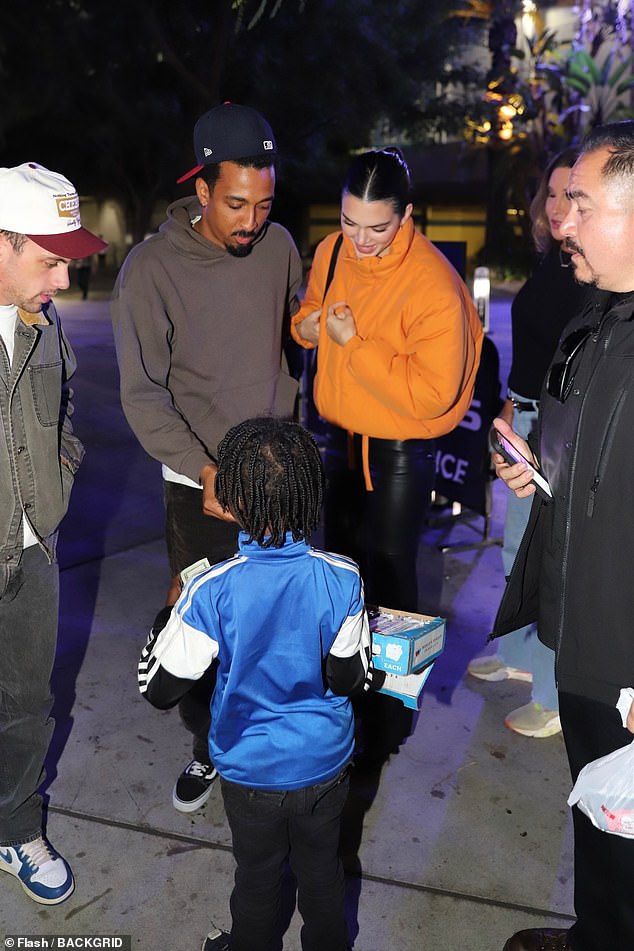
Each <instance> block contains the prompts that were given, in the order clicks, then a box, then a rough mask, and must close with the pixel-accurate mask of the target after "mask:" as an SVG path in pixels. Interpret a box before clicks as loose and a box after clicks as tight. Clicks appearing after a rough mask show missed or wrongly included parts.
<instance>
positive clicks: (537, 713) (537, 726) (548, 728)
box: [504, 703, 561, 739]
mask: <svg viewBox="0 0 634 951" xmlns="http://www.w3.org/2000/svg"><path fill="white" fill-rule="evenodd" d="M504 722H505V723H506V725H507V727H508V728H509V729H510V730H513V732H514V733H521V735H522V736H534V737H536V738H538V739H541V738H542V737H544V736H555V734H557V733H561V720H560V719H559V713H558V712H557V710H546V709H545V708H544V707H542V705H541V704H540V703H527V704H525V706H523V707H518V708H517V710H512V711H511V713H509V715H508V716H507V718H506V720H505V721H504Z"/></svg>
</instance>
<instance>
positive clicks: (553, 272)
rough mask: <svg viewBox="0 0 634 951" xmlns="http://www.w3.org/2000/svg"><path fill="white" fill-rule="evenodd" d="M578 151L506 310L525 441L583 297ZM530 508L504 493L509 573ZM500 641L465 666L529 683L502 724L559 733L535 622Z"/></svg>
mask: <svg viewBox="0 0 634 951" xmlns="http://www.w3.org/2000/svg"><path fill="white" fill-rule="evenodd" d="M577 155H578V153H577V151H576V150H575V149H565V150H564V151H563V152H560V153H559V154H558V155H556V156H555V157H554V158H553V159H551V161H550V162H549V164H548V166H547V168H546V170H545V172H544V174H543V175H542V178H541V181H540V183H539V186H538V188H537V192H536V193H535V197H534V199H533V201H532V203H531V207H530V215H531V220H532V233H533V241H534V243H535V247H536V249H537V253H538V254H539V255H540V261H539V263H538V265H537V267H536V268H535V270H534V272H533V273H532V274H531V276H530V277H529V278H528V280H527V281H526V283H525V284H524V285H523V286H522V287H521V288H520V290H519V292H518V293H517V295H516V297H515V299H514V301H513V304H512V307H511V320H512V328H513V330H512V333H513V344H512V346H513V350H512V353H513V355H512V363H511V369H510V372H509V378H508V397H507V400H506V402H505V403H504V406H503V407H502V410H501V411H500V416H501V417H502V418H503V419H505V420H506V421H507V422H508V424H509V425H510V426H511V427H512V428H513V430H514V431H515V432H516V433H518V435H520V436H522V437H523V438H524V439H529V437H531V438H532V437H535V436H536V434H537V419H538V413H539V395H540V392H541V388H542V383H543V382H544V377H545V375H546V370H547V369H548V366H549V364H550V360H551V358H552V355H553V353H554V352H555V348H556V347H557V344H558V342H559V339H560V337H561V334H562V331H563V329H564V327H565V326H566V324H568V323H569V321H570V320H571V319H572V318H573V317H574V316H575V315H576V314H578V313H579V312H580V310H581V309H582V307H583V302H584V299H585V298H586V297H587V295H588V291H587V288H584V286H583V285H581V284H579V283H578V282H577V281H575V276H574V274H575V272H574V269H573V268H572V267H571V264H570V254H569V253H568V252H567V251H566V249H565V246H562V238H563V235H562V233H561V224H562V221H563V220H564V218H565V216H566V214H567V212H568V209H569V207H570V201H569V199H568V198H567V196H566V186H567V185H568V177H569V175H570V169H571V168H572V166H573V165H574V163H575V160H576V158H577ZM530 508H531V500H530V499H518V498H517V497H516V496H515V495H513V494H512V493H510V494H509V497H508V501H507V507H506V520H505V524H504V546H503V548H502V563H503V565H504V574H505V575H506V577H508V576H509V574H510V573H511V567H512V565H513V561H514V560H515V555H516V554H517V549H518V547H519V544H520V541H521V540H522V535H523V534H524V529H525V528H526V523H527V521H528V515H529V512H530ZM498 645H499V646H498V648H497V653H495V654H493V655H491V656H486V657H477V658H475V659H474V660H472V661H471V662H470V664H469V665H468V667H467V670H468V671H469V673H470V674H471V676H472V677H477V678H478V679H479V680H486V681H501V680H507V679H512V680H520V681H525V682H527V683H532V689H531V700H530V703H527V704H525V705H523V706H521V707H519V708H518V709H517V710H512V711H511V713H509V715H508V716H507V718H506V720H505V723H506V725H507V726H508V727H509V728H510V729H511V730H513V731H514V732H516V733H521V734H522V735H523V736H531V737H547V736H553V735H554V734H556V733H560V732H561V723H560V720H559V705H558V700H557V687H556V686H555V657H554V654H553V652H552V650H551V649H550V648H549V647H546V646H545V645H544V644H542V642H541V641H540V640H539V638H538V636H537V628H536V626H535V625H534V624H530V625H528V626H526V627H523V628H521V629H520V630H517V631H513V633H512V634H508V635H507V636H506V637H504V638H503V639H502V640H501V641H499V642H498Z"/></svg>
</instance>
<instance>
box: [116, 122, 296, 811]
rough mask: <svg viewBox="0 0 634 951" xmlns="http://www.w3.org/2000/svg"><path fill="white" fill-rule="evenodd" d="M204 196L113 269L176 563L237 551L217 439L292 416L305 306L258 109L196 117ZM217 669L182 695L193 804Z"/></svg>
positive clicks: (199, 790)
mask: <svg viewBox="0 0 634 951" xmlns="http://www.w3.org/2000/svg"><path fill="white" fill-rule="evenodd" d="M194 151H195V153H196V159H197V163H198V164H197V165H196V166H195V167H194V168H193V169H192V170H191V171H190V172H187V173H186V174H185V175H183V176H182V178H181V179H179V181H185V180H187V179H189V178H192V177H194V176H195V188H196V195H195V196H192V197H190V198H184V199H180V200H179V201H176V202H174V203H173V204H172V205H170V206H169V208H168V209H167V220H166V221H165V222H164V223H163V224H162V225H161V226H160V228H159V231H158V234H156V235H153V236H152V237H150V238H148V239H147V240H146V241H144V242H143V243H142V244H140V245H138V246H137V247H136V248H134V249H133V250H132V251H131V253H130V254H129V255H128V257H127V259H126V260H125V262H124V264H123V266H122V268H121V272H120V274H119V276H118V278H117V282H116V286H115V291H114V296H113V302H112V318H113V324H114V336H115V345H116V350H117V359H118V362H119V370H120V375H121V402H122V405H123V409H124V412H125V414H126V417H127V419H128V422H129V424H130V426H131V428H132V430H133V431H134V433H135V435H136V436H137V438H138V440H139V442H140V443H141V445H142V446H143V447H144V449H145V450H146V451H147V452H148V453H149V454H150V455H151V456H153V457H154V458H155V459H158V461H159V462H160V463H161V464H162V467H163V479H164V494H165V506H166V541H167V549H168V555H169V561H170V570H171V575H172V584H171V587H170V590H169V592H168V597H167V606H166V608H163V609H162V610H161V612H159V617H158V618H157V621H156V622H155V623H156V624H157V625H160V624H161V622H162V623H164V620H165V618H166V616H167V615H168V614H169V611H170V608H171V605H172V604H174V602H175V601H176V600H177V597H178V595H179V593H180V573H181V571H183V569H185V568H186V567H187V566H188V565H190V564H192V563H194V562H196V561H199V560H200V559H202V558H207V560H208V561H209V562H210V564H214V563H215V562H217V561H221V560H223V559H225V558H227V557H229V556H230V555H232V554H233V553H234V552H235V551H236V550H237V535H238V529H237V525H236V524H235V522H233V520H232V519H231V517H230V516H229V515H228V514H227V513H225V512H223V511H222V509H221V508H220V506H219V505H218V503H217V501H216V497H215V492H214V480H215V475H216V452H217V447H218V443H219V442H220V440H221V439H222V437H223V436H224V434H225V433H226V432H227V430H228V429H230V428H231V427H232V426H234V425H235V424H236V423H238V422H240V421H242V420H243V419H246V418H248V417H252V416H257V415H262V414H271V415H275V416H291V415H292V413H293V409H294V404H295V396H296V392H297V383H296V381H295V380H294V379H293V378H292V377H291V376H290V375H289V373H288V372H287V368H286V363H285V360H284V357H283V352H282V344H283V334H284V328H285V327H286V326H287V325H288V322H289V320H290V317H291V316H292V315H293V314H294V313H295V311H296V310H297V309H298V306H299V305H298V302H297V291H298V288H299V285H300V283H301V278H302V267H301V260H300V257H299V254H298V252H297V249H296V247H295V244H294V243H293V240H292V238H291V236H290V235H289V234H288V232H287V231H286V230H285V229H284V228H282V227H281V226H280V225H278V224H274V223H272V222H270V221H269V220H268V217H269V213H270V211H271V206H272V203H273V197H274V193H275V157H276V154H277V146H276V142H275V137H274V135H273V132H272V130H271V128H270V126H269V124H268V122H267V121H266V119H264V117H263V116H262V115H260V113H258V112H257V111H256V110H255V109H251V108H250V107H247V106H241V105H237V104H235V103H225V104H223V105H220V106H216V107H215V108H214V109H211V110H210V111H209V112H207V113H205V114H204V115H203V116H201V117H200V119H199V120H198V121H197V123H196V126H195V128H194ZM214 676H215V670H213V669H212V670H211V671H210V676H206V677H204V678H203V679H202V681H200V682H199V683H198V684H197V685H196V688H195V689H194V690H192V691H190V692H189V693H188V694H187V695H186V696H185V697H184V698H183V700H182V701H181V703H180V705H179V709H180V713H181V717H182V719H183V722H184V723H185V725H186V726H187V728H188V729H189V730H190V732H192V734H193V737H194V743H193V759H192V761H191V762H190V763H189V764H188V766H187V767H186V768H185V770H184V771H183V773H181V775H180V776H179V778H178V780H177V782H176V785H175V787H174V793H173V802H174V806H175V807H176V808H177V809H179V810H180V811H183V812H192V811H194V810H196V809H198V808H200V807H201V806H202V805H203V804H204V803H205V802H206V801H207V799H208V797H209V794H210V791H211V785H212V783H213V781H214V779H215V777H216V771H215V769H214V767H213V764H212V762H211V759H210V756H209V749H208V734H209V702H210V697H211V692H212V689H213V677H214Z"/></svg>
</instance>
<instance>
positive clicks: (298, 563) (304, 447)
mask: <svg viewBox="0 0 634 951" xmlns="http://www.w3.org/2000/svg"><path fill="white" fill-rule="evenodd" d="M216 495H217V498H218V501H219V502H220V504H221V505H222V506H223V507H224V508H225V510H227V511H229V512H230V513H231V514H232V515H233V517H234V518H235V519H236V521H237V522H238V523H239V525H240V527H241V529H242V531H241V532H240V536H239V551H238V552H237V554H236V555H235V556H234V557H233V558H230V559H229V560H227V561H224V562H221V563H220V564H218V565H214V566H213V567H211V568H208V569H206V570H203V571H202V572H201V573H199V574H196V575H195V576H194V577H193V578H191V579H190V580H189V581H188V582H187V583H186V584H185V587H184V588H183V592H182V594H181V597H180V598H179V600H178V602H177V603H176V605H175V607H174V610H173V611H172V614H171V616H170V618H169V620H168V622H167V624H166V625H165V627H164V628H163V629H162V630H160V631H156V630H153V631H152V633H151V634H150V639H149V641H148V644H147V646H146V647H145V649H144V651H143V653H142V657H141V661H140V664H139V685H140V690H141V693H142V694H144V696H145V697H146V699H147V700H149V701H150V703H152V704H154V705H155V706H157V707H159V708H161V709H165V708H167V707H170V706H172V705H173V704H175V703H176V702H177V701H178V699H179V698H180V697H181V696H182V694H183V693H184V692H185V691H186V690H188V689H189V688H190V687H191V682H192V681H195V680H197V679H198V678H199V677H201V676H202V674H203V673H204V671H205V670H206V669H207V668H208V667H209V665H210V664H211V663H212V662H213V661H214V659H215V658H217V659H218V678H217V683H216V689H215V692H214V695H213V698H212V703H211V713H212V717H211V729H210V733H209V751H210V755H211V760H212V762H213V763H214V765H215V766H216V768H217V770H218V772H219V774H220V781H221V788H222V795H223V800H224V805H225V810H226V813H227V818H228V821H229V825H230V828H231V834H232V839H233V853H234V857H235V860H236V864H237V869H236V874H235V885H234V889H233V892H232V895H231V901H230V906H231V917H232V927H231V933H230V934H226V933H225V932H221V931H215V932H212V933H211V934H210V935H208V937H207V939H206V940H205V942H204V944H203V949H204V951H226V949H230V951H269V949H271V948H272V947H273V946H274V944H273V942H274V941H275V940H277V941H278V942H279V912H280V893H281V882H282V875H283V869H284V863H285V861H286V860H287V859H288V860H289V862H290V865H291V868H292V869H293V872H294V873H295V876H296V878H297V883H298V907H299V910H300V913H301V915H302V918H303V921H304V925H303V928H302V932H301V941H302V948H303V951H345V949H346V948H347V946H348V945H347V930H346V923H345V916H344V875H343V868H342V865H341V861H340V859H339V857H338V841H339V828H340V823H341V814H342V810H343V807H344V804H345V801H346V796H347V792H348V770H349V764H350V761H351V759H352V754H353V747H354V723H353V713H352V705H351V703H350V700H349V697H350V696H351V695H353V694H355V693H359V692H362V691H363V689H364V687H365V686H366V680H368V682H369V679H370V675H369V670H368V668H369V662H370V632H369V627H368V621H367V615H366V612H365V608H364V601H363V583H362V581H361V578H360V577H359V570H358V568H357V565H356V564H355V563H354V562H352V561H351V560H350V559H348V558H345V557H343V556H341V555H333V554H330V553H327V552H323V551H318V550H316V549H314V548H312V547H311V545H310V544H309V542H308V539H309V537H310V535H311V533H312V532H313V531H314V530H315V528H316V527H317V524H318V522H319V517H320V510H321V503H322V495H323V471H322V466H321V459H320V456H319V452H318V450H317V447H316V445H315V443H314V441H313V439H312V437H311V436H310V434H309V433H308V432H307V431H306V430H305V429H303V428H302V427H301V426H298V425H297V424H296V423H292V422H289V421H285V420H280V419H274V418H268V417H267V418H258V419H251V420H246V421H245V422H244V423H241V424H239V425H238V426H235V427H234V428H233V429H231V430H230V431H229V432H228V433H227V435H226V436H225V438H224V439H223V441H222V443H221V445H220V447H219V450H218V474H217V476H216ZM275 946H276V947H277V946H279V944H278V945H275Z"/></svg>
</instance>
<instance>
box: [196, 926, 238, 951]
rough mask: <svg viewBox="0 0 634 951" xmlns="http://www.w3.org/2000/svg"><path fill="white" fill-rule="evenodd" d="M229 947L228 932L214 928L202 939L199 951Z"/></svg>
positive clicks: (221, 950) (221, 949)
mask: <svg viewBox="0 0 634 951" xmlns="http://www.w3.org/2000/svg"><path fill="white" fill-rule="evenodd" d="M230 948H231V945H230V944H229V934H228V932H226V931H220V929H219V928H214V930H213V931H210V932H209V934H208V935H207V937H206V938H205V940H204V941H203V946H202V948H201V951H230Z"/></svg>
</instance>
